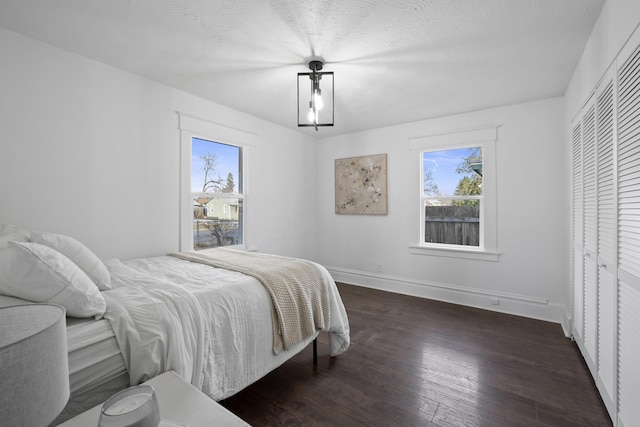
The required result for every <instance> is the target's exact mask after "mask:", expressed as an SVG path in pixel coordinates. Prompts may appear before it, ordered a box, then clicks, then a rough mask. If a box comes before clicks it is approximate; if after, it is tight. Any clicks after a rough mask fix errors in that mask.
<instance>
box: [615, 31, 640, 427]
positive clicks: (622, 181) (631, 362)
mask: <svg viewBox="0 0 640 427" xmlns="http://www.w3.org/2000/svg"><path fill="white" fill-rule="evenodd" d="M636 39H637V38H636ZM638 45H639V43H638V42H636V43H633V44H632V46H635V48H634V50H633V51H632V52H631V53H630V54H629V55H624V56H622V54H621V61H622V62H621V63H622V65H621V66H620V67H619V69H618V73H617V80H618V109H617V115H618V120H617V122H618V123H617V134H618V286H619V288H618V300H619V313H618V316H619V317H618V410H619V413H618V416H619V420H620V422H621V423H622V424H623V425H624V426H625V427H630V426H633V425H638V422H639V420H640V404H638V402H639V400H638V396H640V363H639V361H640V48H638V47H637V46H638ZM625 58H627V59H625Z"/></svg>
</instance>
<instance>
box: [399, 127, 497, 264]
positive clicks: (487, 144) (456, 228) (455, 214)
mask: <svg viewBox="0 0 640 427" xmlns="http://www.w3.org/2000/svg"><path fill="white" fill-rule="evenodd" d="M496 136H497V129H496V128H489V129H480V130H473V131H464V132H456V133H451V134H443V135H434V136H426V137H419V138H413V139H412V140H410V148H411V149H412V151H413V152H415V155H416V156H418V157H419V164H420V166H419V171H420V178H419V185H417V186H416V187H419V208H418V209H419V215H416V218H419V219H418V220H417V221H418V224H416V230H417V234H418V243H417V244H415V245H412V253H417V254H425V255H436V256H453V257H459V258H472V259H483V260H490V261H496V260H497V255H498V254H497V241H496V226H497V224H496V173H495V170H496V167H495V166H496V165H495V160H496V156H495V144H496Z"/></svg>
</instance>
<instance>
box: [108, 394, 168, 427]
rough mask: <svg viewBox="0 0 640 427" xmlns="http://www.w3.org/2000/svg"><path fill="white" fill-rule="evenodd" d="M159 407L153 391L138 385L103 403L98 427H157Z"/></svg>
mask: <svg viewBox="0 0 640 427" xmlns="http://www.w3.org/2000/svg"><path fill="white" fill-rule="evenodd" d="M158 424H160V407H159V406H158V398H157V396H156V393H155V390H154V389H153V387H151V386H150V385H145V384H142V385H139V386H134V387H129V388H127V389H124V390H121V391H119V392H118V393H116V394H114V395H113V396H111V397H110V398H109V399H107V401H106V402H104V405H102V408H101V409H100V419H99V421H98V427H158Z"/></svg>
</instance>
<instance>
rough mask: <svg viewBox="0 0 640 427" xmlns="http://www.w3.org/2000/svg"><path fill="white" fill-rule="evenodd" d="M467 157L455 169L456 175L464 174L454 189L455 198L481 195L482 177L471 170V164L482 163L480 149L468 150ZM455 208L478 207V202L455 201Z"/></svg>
mask: <svg viewBox="0 0 640 427" xmlns="http://www.w3.org/2000/svg"><path fill="white" fill-rule="evenodd" d="M468 152H469V155H468V156H467V157H465V158H464V159H462V161H461V162H460V164H458V166H457V167H456V173H459V174H464V176H463V177H462V178H461V179H460V182H458V186H457V187H456V191H455V195H456V196H479V195H481V194H482V175H481V174H480V173H479V172H477V171H476V170H475V169H474V168H472V165H473V164H477V163H482V151H481V150H480V148H477V147H476V148H470V149H469V150H468ZM453 204H454V205H456V206H478V205H479V202H478V200H456V201H455V202H454V203H453Z"/></svg>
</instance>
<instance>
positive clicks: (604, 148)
mask: <svg viewBox="0 0 640 427" xmlns="http://www.w3.org/2000/svg"><path fill="white" fill-rule="evenodd" d="M596 93H597V104H596V128H597V164H598V184H597V189H598V197H597V203H598V295H597V298H598V337H597V343H598V354H597V361H598V379H599V381H597V383H598V388H599V390H600V394H601V395H602V399H603V401H604V402H605V405H606V406H607V409H608V410H609V413H610V414H613V416H614V417H615V413H616V370H617V348H616V346H617V335H618V334H617V330H616V328H617V317H616V316H617V289H616V281H615V272H616V265H615V260H616V210H615V208H616V198H615V188H616V181H615V169H614V158H615V151H614V127H613V125H614V108H613V106H614V105H613V104H614V87H613V81H612V79H611V78H608V79H605V84H603V85H601V86H600V87H599V88H598V90H597V92H596Z"/></svg>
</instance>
